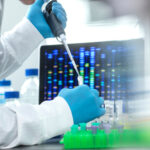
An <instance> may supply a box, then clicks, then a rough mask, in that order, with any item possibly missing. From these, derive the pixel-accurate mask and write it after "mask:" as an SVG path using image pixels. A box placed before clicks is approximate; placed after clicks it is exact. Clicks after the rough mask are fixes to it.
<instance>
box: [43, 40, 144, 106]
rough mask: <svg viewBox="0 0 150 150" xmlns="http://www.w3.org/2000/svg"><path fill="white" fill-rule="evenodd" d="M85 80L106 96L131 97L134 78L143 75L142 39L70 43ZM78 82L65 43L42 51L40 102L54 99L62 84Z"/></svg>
mask: <svg viewBox="0 0 150 150" xmlns="http://www.w3.org/2000/svg"><path fill="white" fill-rule="evenodd" d="M69 47H70V49H71V53H72V55H73V58H74V60H75V62H76V64H77V67H78V69H79V73H80V75H81V76H82V77H83V79H84V84H86V85H89V87H90V88H91V89H93V88H95V89H97V90H98V91H99V95H100V96H101V97H103V98H104V99H105V100H123V99H127V98H128V92H129V91H130V89H132V86H133V81H135V78H138V77H140V76H143V74H144V70H143V68H144V67H143V65H144V62H143V58H144V46H143V40H142V39H136V40H127V41H109V42H91V43H76V44H69ZM76 86H78V81H77V74H76V72H75V70H74V68H73V65H72V62H71V61H70V59H69V57H68V54H67V52H66V50H65V48H64V46H63V45H45V46H42V47H41V51H40V103H41V102H43V101H45V100H49V101H51V100H53V99H54V98H55V97H56V96H57V95H58V93H59V91H60V90H61V89H62V88H74V87H76Z"/></svg>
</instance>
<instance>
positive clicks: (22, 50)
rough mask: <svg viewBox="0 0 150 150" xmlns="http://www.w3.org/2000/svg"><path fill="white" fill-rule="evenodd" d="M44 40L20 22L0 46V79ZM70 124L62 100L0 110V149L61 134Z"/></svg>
mask: <svg viewBox="0 0 150 150" xmlns="http://www.w3.org/2000/svg"><path fill="white" fill-rule="evenodd" d="M42 40H44V39H43V37H42V36H41V34H40V33H39V32H38V30H37V29H36V28H35V27H34V26H33V25H32V24H31V23H30V21H29V20H27V19H26V18H24V19H23V20H22V21H21V22H20V23H19V24H18V25H17V26H16V27H15V28H14V29H13V30H11V31H10V32H8V33H6V34H4V35H3V36H2V37H1V42H0V79H2V78H4V77H6V76H7V75H9V74H11V73H12V72H14V71H15V70H16V69H17V68H18V67H19V66H20V65H21V64H22V63H23V62H24V60H25V59H26V58H27V57H28V56H29V55H30V54H31V53H32V51H33V49H35V48H36V47H37V46H38V45H39V43H40V42H41V41H42ZM72 124H73V118H72V113H71V110H70V108H69V105H68V104H67V102H66V101H65V100H64V99H63V98H62V97H56V98H55V100H54V101H51V102H48V101H46V102H43V103H42V104H41V105H31V104H20V103H17V104H15V103H13V104H11V105H9V106H8V107H7V106H3V107H0V149H4V148H12V147H15V146H18V145H34V144H40V143H42V142H43V141H45V140H47V139H49V138H51V137H54V136H56V135H59V134H62V133H64V132H65V131H67V130H69V128H70V126H71V125H72Z"/></svg>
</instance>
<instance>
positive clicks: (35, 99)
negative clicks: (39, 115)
mask: <svg viewBox="0 0 150 150" xmlns="http://www.w3.org/2000/svg"><path fill="white" fill-rule="evenodd" d="M25 76H26V79H25V81H24V83H23V85H22V87H21V91H20V92H21V100H20V101H21V102H22V103H30V104H39V79H38V69H26V70H25Z"/></svg>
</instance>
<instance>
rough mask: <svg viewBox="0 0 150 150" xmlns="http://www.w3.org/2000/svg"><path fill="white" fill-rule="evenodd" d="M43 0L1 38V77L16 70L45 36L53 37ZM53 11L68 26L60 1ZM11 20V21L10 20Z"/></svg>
mask: <svg viewBox="0 0 150 150" xmlns="http://www.w3.org/2000/svg"><path fill="white" fill-rule="evenodd" d="M42 5H43V0H37V1H36V2H35V3H34V4H33V5H31V7H30V8H29V10H28V13H27V15H26V17H24V19H23V20H22V21H21V22H20V23H19V24H18V25H17V26H16V27H14V28H13V29H12V30H11V31H10V32H7V33H5V34H4V35H2V36H1V39H0V79H3V78H5V77H6V76H8V75H9V74H11V73H12V72H14V71H15V70H16V69H17V68H18V67H19V66H20V65H22V63H23V62H24V61H25V60H26V58H27V57H28V56H29V55H30V54H31V53H32V52H33V50H34V49H35V48H36V47H37V46H38V45H39V44H40V42H41V41H43V40H44V39H45V38H49V37H53V34H52V32H51V29H50V28H49V26H48V25H47V23H46V21H45V19H44V16H43V14H42V12H41V7H42ZM52 11H53V13H54V14H55V15H56V16H57V18H58V19H59V20H60V21H61V23H62V25H63V27H65V26H66V20H67V19H66V13H65V10H64V9H63V8H62V6H61V5H60V4H59V3H53V6H52ZM8 22H9V21H8Z"/></svg>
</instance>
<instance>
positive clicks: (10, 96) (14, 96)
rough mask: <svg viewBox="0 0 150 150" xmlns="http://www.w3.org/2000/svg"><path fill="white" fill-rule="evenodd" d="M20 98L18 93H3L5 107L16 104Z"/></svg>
mask: <svg viewBox="0 0 150 150" xmlns="http://www.w3.org/2000/svg"><path fill="white" fill-rule="evenodd" d="M19 98H20V93H19V91H8V92H5V100H6V105H10V104H11V103H12V104H18V102H19Z"/></svg>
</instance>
